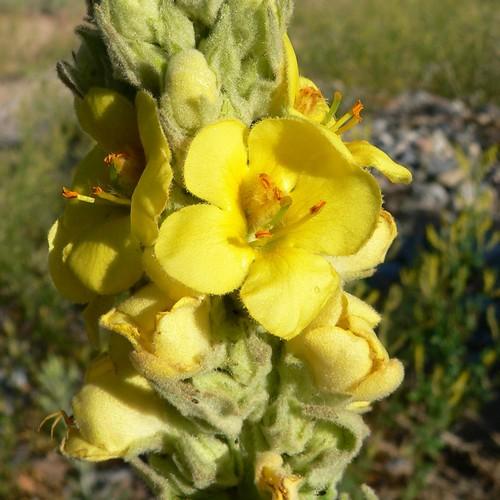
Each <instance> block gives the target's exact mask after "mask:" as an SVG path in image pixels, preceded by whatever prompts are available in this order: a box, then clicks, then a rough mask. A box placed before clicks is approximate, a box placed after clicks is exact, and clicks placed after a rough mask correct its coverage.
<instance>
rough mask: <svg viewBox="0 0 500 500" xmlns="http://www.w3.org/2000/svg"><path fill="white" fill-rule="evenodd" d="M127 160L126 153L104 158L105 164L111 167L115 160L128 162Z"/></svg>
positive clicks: (111, 154)
mask: <svg viewBox="0 0 500 500" xmlns="http://www.w3.org/2000/svg"><path fill="white" fill-rule="evenodd" d="M127 158H128V155H127V154H125V153H109V155H107V156H106V157H105V158H104V163H105V164H106V165H108V166H109V165H112V164H113V162H114V161H115V160H126V159H127Z"/></svg>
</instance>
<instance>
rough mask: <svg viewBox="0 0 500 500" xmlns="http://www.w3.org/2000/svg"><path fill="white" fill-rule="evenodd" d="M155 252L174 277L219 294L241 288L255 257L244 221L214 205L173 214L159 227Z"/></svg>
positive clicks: (166, 270) (199, 288)
mask: <svg viewBox="0 0 500 500" xmlns="http://www.w3.org/2000/svg"><path fill="white" fill-rule="evenodd" d="M155 255H156V259H157V260H158V262H159V264H160V265H161V267H163V268H164V269H165V272H166V273H167V274H169V275H170V276H171V277H172V278H174V279H175V280H178V281H180V282H181V283H183V284H185V285H186V286H188V287H190V288H193V289H195V290H197V291H198V292H201V293H207V294H217V295H221V294H225V293H228V292H231V291H232V290H234V289H235V288H238V287H239V286H240V285H241V283H242V282H243V280H244V278H245V276H246V274H247V272H248V267H249V266H250V263H251V262H252V260H253V258H254V252H253V250H252V249H251V248H250V247H249V246H248V244H247V243H246V227H245V223H244V221H243V220H242V219H241V218H239V217H238V216H237V215H236V214H235V213H234V212H224V211H222V210H221V209H219V208H217V207H215V206H213V205H192V206H189V207H186V208H183V209H182V210H179V211H178V212H175V213H173V214H172V215H170V216H169V217H168V218H167V219H166V220H165V221H164V222H163V224H162V226H161V228H160V234H159V236H158V240H157V242H156V245H155Z"/></svg>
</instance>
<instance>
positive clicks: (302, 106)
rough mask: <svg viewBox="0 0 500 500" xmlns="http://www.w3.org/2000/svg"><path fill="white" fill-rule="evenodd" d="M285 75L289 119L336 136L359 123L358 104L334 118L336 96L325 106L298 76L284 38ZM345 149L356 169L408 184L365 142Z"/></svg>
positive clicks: (398, 168) (402, 172)
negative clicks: (295, 117)
mask: <svg viewBox="0 0 500 500" xmlns="http://www.w3.org/2000/svg"><path fill="white" fill-rule="evenodd" d="M285 73H286V78H285V81H286V82H287V85H286V87H285V88H284V89H283V90H282V92H286V100H287V101H288V112H289V113H290V114H291V115H299V116H303V117H306V118H307V119H308V120H312V121H314V122H316V123H321V124H322V125H323V126H325V127H326V128H328V129H329V130H331V131H332V132H335V133H336V134H337V135H339V136H341V135H342V134H343V133H345V132H347V131H348V130H350V129H351V128H352V127H354V126H355V125H356V124H358V123H359V122H360V121H361V111H362V110H363V105H362V103H361V102H360V101H358V102H357V103H356V104H355V105H354V106H353V107H352V109H351V110H350V111H349V112H347V113H345V114H343V115H342V116H340V117H339V118H337V116H336V113H337V111H338V108H339V106H340V103H341V101H342V95H341V94H340V92H335V94H334V97H333V99H332V102H331V105H330V106H329V105H328V103H327V102H326V99H325V98H324V97H323V95H322V93H321V91H320V90H319V89H318V87H317V86H316V85H315V83H314V82H312V81H311V80H309V79H307V78H304V77H303V76H300V74H299V67H298V65H297V57H296V55H295V51H294V50H293V46H292V44H291V42H290V40H289V39H288V38H287V39H286V43H285ZM294 92H295V93H294ZM345 145H346V147H347V148H348V149H349V151H350V152H351V153H352V156H353V158H354V162H355V163H356V164H357V165H358V166H359V167H361V168H364V167H374V168H376V169H377V170H379V171H380V172H381V173H382V174H384V175H385V176H386V177H387V178H388V179H389V180H390V181H391V182H401V183H404V184H407V183H409V182H411V179H412V175H411V172H410V171H409V170H408V169H407V168H405V167H403V166H402V165H399V164H398V163H396V162H395V161H393V160H391V158H390V157H389V156H388V155H386V154H385V153H384V152H383V151H381V150H380V149H378V148H377V147H375V146H373V145H372V144H370V143H368V142H367V141H351V142H345Z"/></svg>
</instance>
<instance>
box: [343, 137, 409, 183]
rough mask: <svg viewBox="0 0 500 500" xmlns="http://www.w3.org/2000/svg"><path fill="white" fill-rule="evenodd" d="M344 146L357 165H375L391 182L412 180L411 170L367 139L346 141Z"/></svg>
mask: <svg viewBox="0 0 500 500" xmlns="http://www.w3.org/2000/svg"><path fill="white" fill-rule="evenodd" d="M346 146H347V147H348V148H349V150H350V151H351V153H352V155H353V157H354V160H355V162H356V164H357V165H358V166H359V167H375V168H376V169H377V170H379V171H380V172H382V173H383V174H384V175H385V176H386V177H387V178H388V179H389V180H390V181H391V182H401V183H403V184H409V183H410V182H411V180H412V175H411V172H410V171H409V170H408V169H407V168H406V167H403V165H400V164H399V163H396V162H395V161H393V160H392V159H391V158H390V157H389V156H388V155H387V154H385V153H384V152H383V151H382V150H380V149H378V148H377V147H375V146H373V145H372V144H370V143H369V142H367V141H353V142H347V143H346Z"/></svg>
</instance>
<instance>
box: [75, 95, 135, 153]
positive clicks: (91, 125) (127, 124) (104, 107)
mask: <svg viewBox="0 0 500 500" xmlns="http://www.w3.org/2000/svg"><path fill="white" fill-rule="evenodd" d="M75 109H76V114H77V116H78V121H79V122H80V126H81V127H82V129H83V130H84V131H85V132H87V134H89V135H90V136H91V137H93V138H94V139H95V141H96V142H97V143H98V144H99V145H100V146H101V147H102V148H104V150H105V151H107V152H122V153H126V152H130V151H140V150H141V143H140V140H139V132H138V129H137V119H136V114H135V109H134V105H133V104H132V103H131V102H130V101H128V100H127V99H126V98H125V97H123V96H122V95H120V94H118V93H117V92H115V91H114V90H111V89H104V88H97V87H94V88H91V89H90V90H89V91H88V93H87V94H86V95H85V97H84V98H83V99H80V98H79V97H77V98H75Z"/></svg>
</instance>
